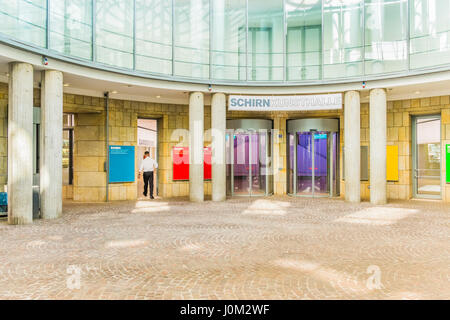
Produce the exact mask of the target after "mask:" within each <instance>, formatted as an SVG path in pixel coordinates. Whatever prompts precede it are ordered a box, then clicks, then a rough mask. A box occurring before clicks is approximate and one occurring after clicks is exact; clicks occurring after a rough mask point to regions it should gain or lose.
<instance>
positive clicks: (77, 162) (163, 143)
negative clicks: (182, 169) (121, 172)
mask: <svg viewBox="0 0 450 320" xmlns="http://www.w3.org/2000/svg"><path fill="white" fill-rule="evenodd" d="M69 101H70V103H71V109H72V110H73V111H72V112H76V111H77V110H78V108H77V107H78V105H80V106H81V108H80V109H81V110H83V111H85V110H96V111H97V112H98V113H77V114H76V117H75V131H74V137H75V138H74V140H75V146H74V186H73V199H74V200H75V201H104V200H105V199H106V172H105V171H104V166H105V161H106V151H105V149H106V141H105V139H106V135H105V115H106V112H105V106H104V99H99V98H92V99H89V97H80V96H73V95H65V110H66V103H67V102H69ZM73 103H74V104H75V106H74V105H73ZM138 118H147V119H157V120H158V163H159V168H158V169H157V175H158V191H159V195H160V196H162V197H180V196H188V195H189V183H188V181H173V179H172V178H173V174H172V166H173V161H172V149H173V147H175V146H188V140H187V139H183V135H180V136H179V135H177V134H176V132H175V130H176V129H185V130H188V126H189V122H188V106H187V105H168V104H155V103H146V102H136V101H123V100H116V99H111V100H110V108H109V140H110V141H109V144H110V145H133V146H136V142H137V119H138ZM210 124H211V116H210V107H205V130H207V129H209V128H210V126H211V125H210ZM176 137H179V139H174V138H176ZM209 143H210V138H208V137H205V146H207V145H208V144H209ZM141 158H142V155H138V154H137V155H136V172H137V169H138V167H137V166H138V165H139V160H140V159H141ZM136 179H138V176H137V175H136ZM108 191H109V199H110V200H133V199H136V198H137V197H138V196H140V195H138V194H137V186H136V182H134V183H117V184H116V183H114V184H110V185H109V189H108ZM205 192H206V194H207V195H210V194H211V183H210V182H208V181H207V182H205Z"/></svg>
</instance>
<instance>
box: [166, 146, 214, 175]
mask: <svg viewBox="0 0 450 320" xmlns="http://www.w3.org/2000/svg"><path fill="white" fill-rule="evenodd" d="M211 152H212V151H211V148H204V149H203V157H204V162H203V177H204V179H205V180H210V179H211ZM172 159H173V180H174V181H179V180H189V147H174V148H173V151H172Z"/></svg>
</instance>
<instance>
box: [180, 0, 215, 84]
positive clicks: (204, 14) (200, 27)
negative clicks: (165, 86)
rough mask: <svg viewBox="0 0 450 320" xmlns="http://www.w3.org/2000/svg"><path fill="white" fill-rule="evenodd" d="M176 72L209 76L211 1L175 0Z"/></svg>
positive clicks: (195, 75) (199, 76)
mask: <svg viewBox="0 0 450 320" xmlns="http://www.w3.org/2000/svg"><path fill="white" fill-rule="evenodd" d="M174 5H175V8H174V9H175V21H174V31H175V32H174V36H175V39H174V41H175V43H174V46H175V47H174V55H175V57H174V60H175V61H174V68H175V70H174V73H175V75H178V76H184V77H190V78H205V79H207V78H209V0H175V2H174Z"/></svg>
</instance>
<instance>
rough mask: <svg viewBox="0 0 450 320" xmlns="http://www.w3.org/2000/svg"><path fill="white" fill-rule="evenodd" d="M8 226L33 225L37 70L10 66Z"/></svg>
mask: <svg viewBox="0 0 450 320" xmlns="http://www.w3.org/2000/svg"><path fill="white" fill-rule="evenodd" d="M8 108H9V109H8V223H9V224H26V223H32V222H33V190H32V186H33V161H34V159H33V67H32V66H31V65H30V64H27V63H19V62H13V63H11V64H10V65H9V89H8Z"/></svg>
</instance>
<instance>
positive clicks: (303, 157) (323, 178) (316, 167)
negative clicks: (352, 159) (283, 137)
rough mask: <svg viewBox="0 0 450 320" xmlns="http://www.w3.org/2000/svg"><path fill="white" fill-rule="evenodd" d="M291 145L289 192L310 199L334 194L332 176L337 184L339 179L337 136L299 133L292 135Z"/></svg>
mask: <svg viewBox="0 0 450 320" xmlns="http://www.w3.org/2000/svg"><path fill="white" fill-rule="evenodd" d="M288 143H289V147H288V152H289V159H288V164H289V170H288V189H289V192H290V193H292V194H299V195H310V196H328V195H330V190H331V189H330V174H332V175H333V183H334V181H335V176H336V175H335V174H334V171H335V169H336V144H337V133H330V132H325V131H312V132H297V133H296V134H290V135H289V141H288ZM330 146H331V147H332V148H330ZM330 152H331V155H330ZM330 156H331V157H333V160H332V161H330V160H331V159H330V158H329V157H330ZM331 163H332V164H333V167H332V168H330V164H331ZM334 188H335V187H334Z"/></svg>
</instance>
